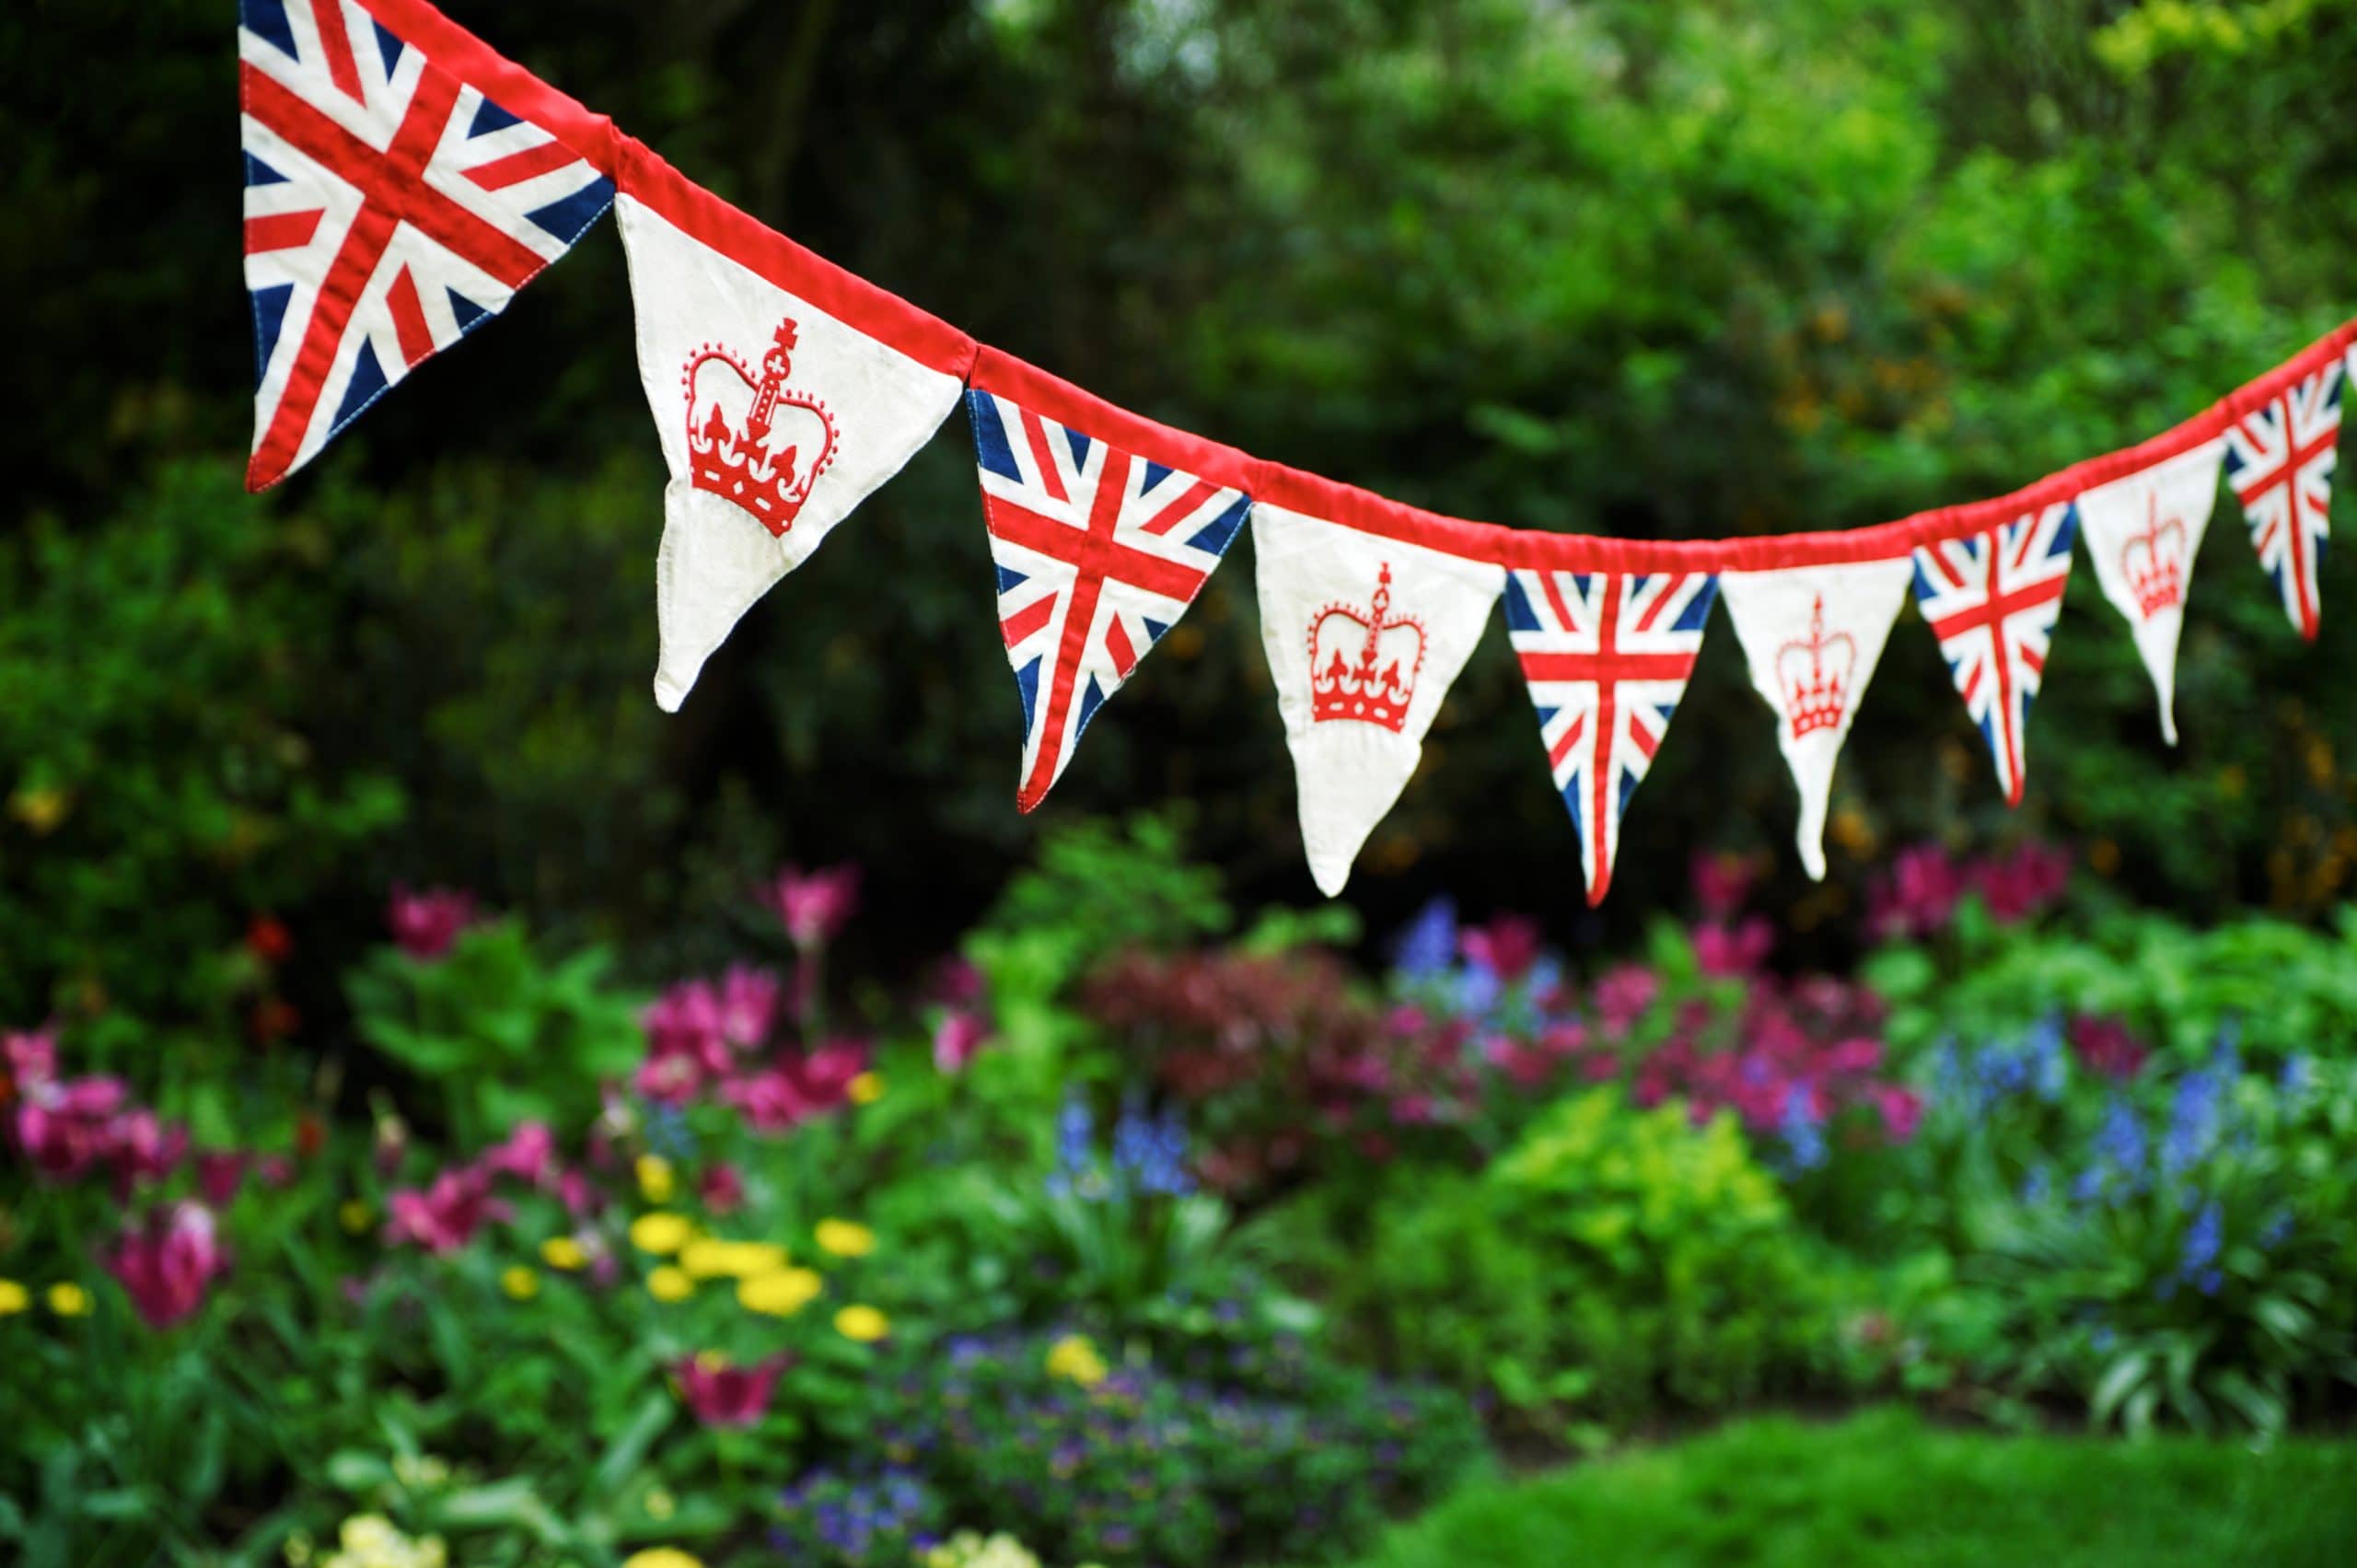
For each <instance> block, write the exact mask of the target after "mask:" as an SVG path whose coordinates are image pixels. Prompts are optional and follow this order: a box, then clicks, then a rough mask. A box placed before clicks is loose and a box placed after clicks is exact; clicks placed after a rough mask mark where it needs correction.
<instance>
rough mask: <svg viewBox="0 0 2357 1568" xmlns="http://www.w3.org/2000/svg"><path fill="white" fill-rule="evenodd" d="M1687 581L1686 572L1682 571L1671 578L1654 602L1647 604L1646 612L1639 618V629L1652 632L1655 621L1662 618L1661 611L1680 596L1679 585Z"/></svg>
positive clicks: (1656, 595)
mask: <svg viewBox="0 0 2357 1568" xmlns="http://www.w3.org/2000/svg"><path fill="white" fill-rule="evenodd" d="M1685 581H1686V574H1685V573H1683V572H1680V573H1679V574H1678V575H1676V576H1675V577H1672V578H1671V579H1670V580H1669V586H1668V587H1666V588H1664V589H1662V591H1661V592H1659V593H1657V594H1655V596H1654V601H1653V603H1651V604H1649V605H1647V606H1646V607H1645V612H1644V614H1643V615H1641V616H1639V617H1638V618H1637V630H1638V631H1640V632H1650V631H1652V630H1653V629H1654V622H1655V621H1658V620H1660V619H1661V612H1662V611H1663V610H1667V609H1668V608H1669V601H1670V600H1671V599H1673V598H1677V597H1678V586H1679V585H1680V584H1682V583H1683V582H1685Z"/></svg>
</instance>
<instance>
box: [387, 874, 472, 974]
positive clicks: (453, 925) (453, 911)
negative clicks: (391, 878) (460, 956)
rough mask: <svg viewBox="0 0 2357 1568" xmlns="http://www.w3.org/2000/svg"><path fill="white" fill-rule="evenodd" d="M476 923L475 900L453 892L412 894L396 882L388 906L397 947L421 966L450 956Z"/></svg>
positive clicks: (463, 893)
mask: <svg viewBox="0 0 2357 1568" xmlns="http://www.w3.org/2000/svg"><path fill="white" fill-rule="evenodd" d="M385 923H386V924H387V925H388V926H389V927H390V928H391V931H392V934H393V943H394V945H395V946H396V947H400V948H401V951H402V952H404V953H406V954H408V955H409V956H410V957H411V958H415V959H417V960H418V961H419V962H421V963H424V962H427V961H430V960H432V959H435V958H440V957H442V955H443V954H445V953H447V952H448V951H449V950H450V945H451V944H452V943H453V942H456V941H457V940H458V939H459V933H460V932H461V931H464V930H465V929H466V928H467V927H468V926H470V925H472V924H473V923H475V896H474V895H473V894H472V893H468V892H461V891H459V890H458V889H452V888H428V889H425V890H424V892H412V891H411V890H410V889H407V888H405V887H403V886H402V885H401V884H400V883H398V882H396V883H394V884H393V891H392V896H391V897H390V899H389V900H387V902H386V906H385Z"/></svg>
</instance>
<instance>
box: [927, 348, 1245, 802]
mask: <svg viewBox="0 0 2357 1568" xmlns="http://www.w3.org/2000/svg"><path fill="white" fill-rule="evenodd" d="M1017 392H1019V393H1020V395H1021V396H1022V397H1023V398H1024V400H1025V401H1016V396H1015V395H1011V394H1013V393H1017ZM1049 402H1052V403H1054V404H1055V405H1056V407H1055V409H1054V412H1060V413H1065V414H1067V415H1068V416H1069V417H1071V418H1074V419H1085V420H1087V421H1088V422H1089V424H1092V425H1094V426H1095V427H1096V428H1095V429H1094V430H1092V429H1088V428H1084V427H1083V426H1082V425H1080V424H1073V423H1066V422H1065V420H1063V419H1058V418H1056V417H1053V415H1052V414H1051V413H1048V412H1041V411H1040V409H1039V407H1038V406H1036V405H1038V404H1040V403H1049ZM966 404H967V412H969V413H970V415H971V416H972V419H973V424H974V453H975V459H976V461H977V464H978V466H979V467H980V470H981V484H982V517H983V522H984V524H985V525H986V527H987V528H988V529H989V532H990V541H991V561H992V563H993V565H994V566H995V567H996V568H997V571H998V615H999V634H1000V637H1001V640H1002V641H1004V643H1005V645H1006V656H1007V663H1008V664H1009V666H1011V667H1012V668H1013V669H1014V671H1015V684H1016V691H1018V692H1019V693H1020V694H1021V696H1022V698H1023V768H1022V776H1021V779H1020V781H1019V783H1018V784H1017V786H1016V806H1017V807H1020V808H1021V809H1023V810H1025V811H1029V810H1031V809H1032V808H1033V807H1037V806H1038V805H1039V802H1040V801H1042V800H1044V799H1046V798H1047V795H1048V791H1049V790H1050V789H1051V787H1053V785H1054V784H1055V782H1056V780H1057V779H1059V778H1061V777H1062V775H1063V771H1064V769H1065V768H1066V767H1067V766H1069V765H1070V763H1071V761H1072V755H1073V751H1074V748H1076V747H1077V746H1078V745H1079V744H1080V737H1081V733H1082V732H1083V731H1084V730H1086V728H1087V727H1088V721H1089V720H1090V719H1092V718H1094V717H1096V716H1097V709H1098V708H1099V707H1101V706H1102V705H1103V704H1104V703H1105V700H1106V699H1107V698H1109V697H1110V696H1112V694H1113V693H1114V692H1116V691H1120V689H1121V685H1122V683H1123V682H1124V681H1126V680H1128V679H1129V678H1130V675H1131V673H1132V671H1133V670H1135V669H1136V668H1137V667H1138V664H1139V661H1141V660H1142V659H1144V657H1145V656H1146V654H1147V653H1148V652H1149V651H1150V650H1151V649H1152V648H1153V647H1154V645H1155V644H1156V643H1157V642H1159V641H1161V640H1162V638H1163V637H1164V636H1165V635H1166V634H1167V633H1168V632H1169V631H1170V629H1171V627H1173V626H1175V625H1177V624H1178V621H1179V617H1180V616H1182V615H1184V614H1186V613H1187V607H1188V606H1189V605H1190V604H1192V603H1193V602H1194V599H1195V595H1196V594H1197V593H1199V592H1200V591H1202V586H1203V584H1204V583H1206V582H1208V581H1210V579H1211V575H1212V572H1213V568H1215V567H1217V566H1218V565H1219V563H1220V561H1221V559H1222V558H1223V557H1224V556H1225V555H1226V553H1227V547H1228V546H1229V545H1231V544H1233V543H1235V542H1236V536H1237V533H1238V532H1240V531H1241V530H1242V528H1243V527H1244V521H1245V518H1246V517H1247V516H1248V514H1249V513H1250V512H1251V509H1252V501H1251V498H1250V497H1249V496H1248V495H1247V494H1244V492H1243V490H1242V489H1241V488H1240V487H1239V486H1238V485H1237V484H1234V483H1225V482H1220V481H1219V480H1217V479H1212V478H1205V477H1203V476H1202V475H1201V474H1199V473H1195V472H1190V471H1188V470H1184V469H1180V468H1178V467H1175V466H1173V465H1171V464H1167V463H1162V462H1158V461H1155V459H1152V458H1149V457H1144V456H1141V455H1140V454H1138V453H1137V452H1135V451H1132V450H1131V449H1130V448H1131V447H1132V446H1139V445H1145V444H1146V442H1144V441H1139V440H1138V439H1136V436H1137V435H1138V434H1140V433H1144V434H1145V435H1146V437H1147V441H1151V442H1153V443H1154V444H1155V447H1157V449H1160V450H1163V451H1164V452H1165V455H1168V456H1181V455H1187V456H1190V457H1192V458H1200V459H1207V460H1205V461H1202V462H1198V463H1197V464H1196V466H1198V467H1215V468H1217V469H1218V470H1221V471H1222V472H1223V473H1234V474H1236V475H1237V477H1239V478H1240V477H1241V475H1242V472H1243V470H1244V467H1245V462H1246V459H1244V458H1243V456H1242V454H1240V453H1237V452H1233V451H1230V450H1229V449H1228V448H1225V447H1218V446H1215V445H1214V444H1213V443H1211V442H1207V441H1199V440H1196V439H1194V438H1193V437H1190V436H1180V435H1179V434H1178V433H1177V432H1175V431H1172V432H1163V431H1162V429H1161V427H1160V426H1156V425H1153V424H1151V423H1150V422H1148V421H1145V420H1142V419H1139V418H1138V417H1137V416H1136V415H1134V414H1124V413H1122V412H1120V411H1119V410H1116V409H1112V408H1110V407H1109V406H1107V405H1102V404H1098V403H1097V401H1096V400H1095V399H1093V398H1089V397H1088V395H1087V394H1086V393H1084V392H1080V391H1078V389H1072V388H1068V387H1065V386H1064V385H1063V384H1062V383H1060V382H1057V381H1055V379H1054V378H1053V377H1049V376H1047V375H1045V374H1043V373H1041V372H1039V371H1035V370H1031V369H1030V367H1029V366H1023V365H1021V363H1020V362H1019V361H1015V360H1010V359H1008V358H1007V357H1006V356H1005V355H1003V354H996V353H993V352H992V351H989V350H985V351H984V352H983V354H982V357H981V361H980V362H979V363H978V365H977V367H976V370H975V374H974V384H973V387H972V389H970V391H969V392H968V393H967V395H966ZM1107 429H1118V430H1120V432H1121V438H1122V440H1123V441H1124V442H1125V443H1126V444H1125V445H1116V444H1115V443H1114V441H1113V440H1112V439H1109V438H1108V437H1106V436H1102V435H1100V434H1097V432H1098V431H1103V430H1107ZM1166 443H1167V444H1166Z"/></svg>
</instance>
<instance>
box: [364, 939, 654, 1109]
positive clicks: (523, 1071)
mask: <svg viewBox="0 0 2357 1568" xmlns="http://www.w3.org/2000/svg"><path fill="white" fill-rule="evenodd" d="M612 967H613V960H612V958H611V956H610V954H608V953H607V952H605V951H604V950H603V949H601V948H598V947H587V948H584V949H583V950H582V951H580V952H578V953H575V954H574V955H573V956H572V957H570V958H563V959H558V960H554V961H552V960H550V959H549V958H545V957H544V956H542V954H541V953H540V951H539V950H538V949H537V948H536V947H534V945H533V943H532V939H531V936H530V935H529V934H528V932H527V931H526V930H525V928H524V923H523V922H522V921H521V920H520V919H514V918H510V919H506V920H500V921H493V922H491V923H487V924H483V925H478V926H474V927H471V928H470V929H469V930H467V931H464V932H462V933H460V934H459V938H458V940H457V941H456V942H455V943H454V944H453V945H452V946H451V947H450V950H449V951H448V952H447V953H446V954H443V955H441V956H440V957H438V958H432V959H418V958H411V957H409V956H408V955H406V954H404V953H402V952H401V951H400V950H399V949H398V948H394V947H382V948H379V949H377V951H376V952H375V953H374V954H372V955H370V957H369V958H368V960H367V961H366V963H364V964H363V965H361V966H360V967H359V968H357V969H355V970H353V971H352V972H351V973H350V974H349V975H348V976H346V977H345V981H344V989H345V992H346V993H347V994H348V995H349V996H350V998H351V1001H352V1011H353V1023H354V1028H356V1029H357V1030H358V1031H359V1034H360V1037H361V1038H362V1039H363V1040H366V1041H367V1042H368V1043H369V1044H371V1045H373V1046H375V1047H376V1048H377V1050H379V1051H383V1052H384V1053H385V1054H386V1055H388V1056H389V1057H391V1058H392V1059H393V1060H394V1061H396V1062H398V1063H401V1065H402V1066H404V1067H406V1068H408V1069H409V1070H410V1071H411V1072H412V1073H414V1074H417V1075H418V1076H419V1077H420V1078H422V1079H424V1080H425V1081H426V1082H427V1083H429V1084H431V1085H433V1086H435V1087H436V1088H437V1089H438V1090H439V1091H440V1092H441V1094H442V1097H443V1107H444V1109H446V1111H447V1115H448V1117H449V1121H450V1128H451V1131H452V1133H453V1135H454V1138H455V1141H456V1142H457V1143H458V1144H459V1146H460V1147H462V1148H474V1147H480V1146H481V1145H482V1144H486V1143H488V1142H490V1141H491V1140H492V1139H493V1137H495V1136H497V1135H499V1134H501V1133H504V1132H508V1131H509V1130H511V1129H512V1128H514V1127H515V1126H517V1124H518V1123H519V1122H524V1121H540V1122H547V1123H552V1124H557V1125H563V1126H568V1127H578V1126H586V1124H587V1123H588V1122H589V1121H590V1120H591V1119H592V1118H593V1117H594V1116H595V1115H596V1114H597V1110H598V1088H599V1086H600V1085H601V1084H603V1083H605V1082H607V1081H609V1080H611V1079H614V1078H617V1077H620V1076H621V1074H625V1073H627V1072H628V1071H629V1070H630V1069H631V1068H632V1067H633V1066H634V1065H636V1064H637V1062H638V1059H639V1057H640V1055H641V1054H642V1053H643V1052H644V1050H645V1046H646V1040H645V1036H644V1034H642V1033H641V1032H640V1029H639V1027H638V1008H637V1003H636V1001H635V999H633V998H632V997H631V996H629V995H628V994H627V993H623V992H621V991H619V990H617V989H616V988H615V987H614V986H613V985H612V984H611V983H610V981H609V979H608V975H609V971H610V970H611V969H612Z"/></svg>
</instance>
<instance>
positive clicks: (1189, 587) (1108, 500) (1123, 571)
mask: <svg viewBox="0 0 2357 1568" xmlns="http://www.w3.org/2000/svg"><path fill="white" fill-rule="evenodd" d="M1107 457H1108V459H1109V460H1108V462H1107V464H1106V467H1107V469H1108V470H1110V469H1111V468H1112V466H1113V465H1112V462H1111V461H1110V459H1112V458H1114V457H1119V458H1120V459H1123V461H1122V466H1123V467H1127V466H1128V463H1127V459H1128V457H1129V454H1128V453H1126V452H1119V453H1114V452H1109V453H1108V454H1107ZM1107 484H1109V480H1107V479H1106V478H1104V477H1103V476H1101V475H1100V476H1099V477H1098V479H1097V498H1096V501H1095V504H1094V505H1095V507H1096V508H1097V509H1102V508H1103V507H1105V506H1106V505H1113V506H1116V507H1118V506H1119V505H1120V495H1119V494H1115V495H1112V496H1110V497H1108V496H1107V494H1106V493H1105V490H1106V486H1107ZM984 498H985V500H986V501H987V502H988V503H989V505H988V508H987V517H988V520H989V523H990V530H991V532H993V533H994V534H996V535H998V537H999V538H1001V539H1003V540H1006V541H1007V542H1008V543H1010V544H1019V545H1021V546H1022V547H1023V548H1024V549H1026V550H1036V551H1038V552H1039V553H1040V554H1042V555H1049V556H1053V557H1054V558H1055V559H1056V560H1058V561H1064V562H1069V563H1072V565H1074V567H1076V568H1078V569H1079V571H1080V572H1081V574H1082V575H1084V576H1086V575H1095V576H1097V577H1111V578H1114V579H1115V580H1117V581H1120V582H1124V583H1129V584H1131V585H1132V586H1134V587H1141V588H1144V589H1145V590H1146V591H1147V592H1148V593H1157V594H1160V595H1162V596H1163V597H1164V598H1175V599H1177V600H1179V602H1180V603H1181V604H1185V603H1187V602H1189V601H1190V600H1192V599H1193V598H1194V597H1195V590H1197V589H1198V588H1200V587H1202V586H1203V578H1204V577H1205V576H1206V575H1208V574H1206V573H1202V572H1198V571H1197V570H1195V569H1194V568H1193V567H1192V566H1186V565H1181V564H1180V563H1178V562H1176V561H1165V560H1164V559H1163V558H1162V557H1161V556H1159V555H1149V554H1147V553H1146V552H1144V551H1143V550H1135V549H1132V548H1131V547H1130V546H1128V545H1126V544H1116V543H1114V542H1113V540H1112V537H1111V530H1110V529H1107V530H1106V531H1105V532H1103V533H1099V532H1098V531H1097V528H1096V526H1095V524H1094V522H1092V523H1091V525H1090V526H1089V527H1088V528H1086V529H1082V528H1074V527H1073V526H1072V525H1071V524H1070V523H1060V522H1058V521H1056V520H1055V519H1054V518H1053V517H1044V516H1042V515H1041V514H1039V513H1038V512H1034V511H1033V510H1031V509H1030V508H1029V507H1028V506H1026V505H1022V504H1021V503H1020V502H1016V501H1009V500H1007V499H1006V498H1005V497H1004V496H1003V495H992V494H989V493H988V492H985V493H984Z"/></svg>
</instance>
